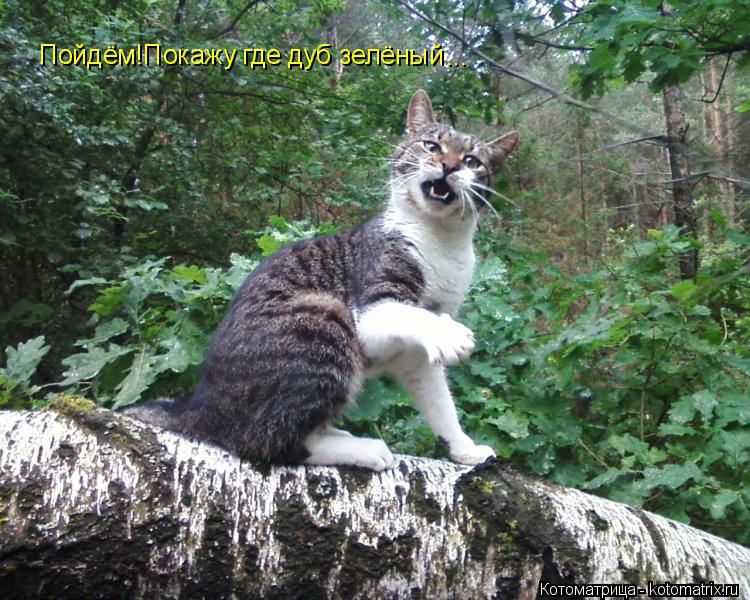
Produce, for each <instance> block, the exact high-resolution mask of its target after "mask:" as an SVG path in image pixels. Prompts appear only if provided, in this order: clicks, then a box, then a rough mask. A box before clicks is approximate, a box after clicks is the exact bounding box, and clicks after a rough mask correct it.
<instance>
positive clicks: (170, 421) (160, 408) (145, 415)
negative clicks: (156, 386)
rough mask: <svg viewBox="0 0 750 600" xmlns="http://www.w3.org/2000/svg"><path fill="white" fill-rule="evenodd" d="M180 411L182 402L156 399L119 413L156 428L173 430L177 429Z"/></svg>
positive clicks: (129, 407) (170, 399)
mask: <svg viewBox="0 0 750 600" xmlns="http://www.w3.org/2000/svg"><path fill="white" fill-rule="evenodd" d="M182 410H183V403H182V402H176V401H175V400H173V399H172V398H157V399H156V400H150V401H148V402H142V403H141V404H136V405H135V406H128V407H127V408H124V409H123V410H121V411H120V412H121V413H122V414H124V415H127V416H128V417H132V418H133V419H138V420H139V421H143V422H145V423H149V424H151V425H156V426H157V427H163V428H164V429H172V430H175V429H177V418H178V415H179V414H180V413H181V412H182Z"/></svg>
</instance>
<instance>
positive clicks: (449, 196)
mask: <svg viewBox="0 0 750 600" xmlns="http://www.w3.org/2000/svg"><path fill="white" fill-rule="evenodd" d="M420 187H421V188H422V193H423V194H424V196H425V198H427V199H428V200H436V201H437V202H442V203H443V204H450V203H451V202H453V199H454V198H455V197H456V194H455V192H454V191H453V190H452V189H451V186H450V185H448V182H447V181H446V180H445V177H441V178H440V179H433V180H431V181H423V182H422V183H421V186H420Z"/></svg>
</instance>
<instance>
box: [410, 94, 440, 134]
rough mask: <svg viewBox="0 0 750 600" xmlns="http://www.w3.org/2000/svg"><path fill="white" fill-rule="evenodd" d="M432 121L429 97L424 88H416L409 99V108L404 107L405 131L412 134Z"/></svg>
mask: <svg viewBox="0 0 750 600" xmlns="http://www.w3.org/2000/svg"><path fill="white" fill-rule="evenodd" d="M434 122H435V120H434V119H433V117H432V104H431V103H430V97H429V96H428V95H427V92H425V91H424V90H417V91H416V92H414V95H413V96H412V97H411V100H409V108H407V109H406V133H408V134H409V135H413V134H415V133H416V132H417V131H419V130H420V129H423V128H424V127H427V125H432V124H433V123H434Z"/></svg>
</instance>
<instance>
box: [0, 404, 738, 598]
mask: <svg viewBox="0 0 750 600" xmlns="http://www.w3.org/2000/svg"><path fill="white" fill-rule="evenodd" d="M665 581H669V582H671V583H672V584H675V583H685V584H687V583H692V582H698V581H713V582H715V583H721V584H736V585H737V586H738V589H737V591H738V593H739V594H740V596H741V597H743V598H750V550H748V549H746V548H743V547H742V546H738V545H736V544H733V543H730V542H727V541H725V540H722V539H720V538H717V537H714V536H712V535H709V534H707V533H703V532H701V531H698V530H696V529H694V528H691V527H689V526H686V525H683V524H681V523H677V522H674V521H669V520H667V519H664V518H662V517H659V516H657V515H654V514H651V513H648V512H645V511H640V510H636V509H633V508H630V507H627V506H624V505H622V504H617V503H615V502H611V501H607V500H603V499H601V498H597V497H594V496H589V495H587V494H583V493H581V492H578V491H576V490H571V489H564V488H561V487H559V486H556V485H552V484H550V483H547V482H545V481H543V480H540V479H538V478H535V477H531V476H528V475H525V474H521V473H519V472H517V471H514V470H513V469H510V468H508V467H506V466H502V465H499V464H487V465H482V466H480V467H478V468H475V469H471V468H468V467H462V466H458V465H454V464H451V463H447V462H442V461H438V460H428V459H420V458H412V457H401V459H400V464H399V466H398V468H396V469H394V470H390V471H385V472H383V473H370V472H366V471H363V470H359V469H353V468H341V469H338V468H329V467H302V466H297V467H294V466H292V467H272V468H265V469H263V468H258V467H254V466H252V465H250V464H243V463H242V462H241V461H239V460H237V459H236V458H234V457H233V456H231V455H228V454H227V453H226V452H224V451H222V450H220V449H218V448H215V447H211V446H208V445H203V444H198V443H194V442H191V441H188V440H185V439H182V438H180V437H178V436H176V435H174V434H172V433H169V432H163V431H159V430H154V429H152V428H150V427H148V426H146V425H144V424H141V423H139V422H137V421H132V420H131V419H128V418H127V417H124V416H122V415H118V414H116V413H112V412H110V411H106V410H102V409H96V408H93V407H92V406H88V405H85V404H83V403H81V402H78V401H76V400H75V399H68V400H66V401H58V402H57V404H56V407H55V408H54V409H53V410H48V411H44V412H4V413H0V590H2V597H3V598H16V597H19V598H20V597H23V598H27V597H34V596H38V597H57V598H61V597H69V596H73V595H75V596H76V597H77V598H90V597H104V598H110V597H128V598H157V597H158V598H163V597H175V598H176V597H183V598H201V597H206V598H209V597H210V598H221V597H225V598H229V597H236V598H259V597H262V598H325V597H335V598H355V597H356V598H487V597H498V598H535V597H537V594H538V593H539V591H540V587H539V586H540V582H546V583H544V584H542V586H543V588H542V590H541V591H542V593H544V592H548V593H553V595H556V596H571V595H575V596H577V597H585V596H594V595H597V592H596V590H592V589H590V588H589V589H588V590H580V589H579V590H573V589H572V588H563V587H556V586H565V585H573V584H605V583H606V584H615V583H619V584H631V585H634V586H637V587H640V588H642V589H643V590H644V591H645V590H646V589H647V586H648V583H649V582H660V583H661V582H665ZM544 586H546V587H544ZM621 589H622V588H621ZM714 591H715V590H714ZM732 591H733V590H729V591H728V592H725V593H720V594H689V595H706V596H709V595H729V594H730V593H732ZM605 595H609V594H605ZM613 595H614V594H613ZM644 595H645V593H644ZM653 595H668V594H653Z"/></svg>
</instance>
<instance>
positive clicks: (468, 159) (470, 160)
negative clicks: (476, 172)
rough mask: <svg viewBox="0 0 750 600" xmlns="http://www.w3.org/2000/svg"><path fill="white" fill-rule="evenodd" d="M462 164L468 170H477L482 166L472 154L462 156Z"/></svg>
mask: <svg viewBox="0 0 750 600" xmlns="http://www.w3.org/2000/svg"><path fill="white" fill-rule="evenodd" d="M462 162H463V163H464V164H465V165H466V166H467V167H469V168H470V169H478V168H479V167H481V166H482V161H480V160H479V159H478V158H477V157H476V156H474V155H473V154H467V155H466V156H464V158H463V160H462Z"/></svg>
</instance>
